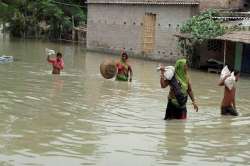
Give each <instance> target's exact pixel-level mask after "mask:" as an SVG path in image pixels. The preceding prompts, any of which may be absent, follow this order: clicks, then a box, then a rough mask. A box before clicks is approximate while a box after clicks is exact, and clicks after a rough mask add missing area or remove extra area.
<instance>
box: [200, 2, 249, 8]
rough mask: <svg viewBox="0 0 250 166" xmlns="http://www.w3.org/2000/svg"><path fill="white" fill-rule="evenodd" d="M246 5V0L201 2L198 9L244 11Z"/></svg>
mask: <svg viewBox="0 0 250 166" xmlns="http://www.w3.org/2000/svg"><path fill="white" fill-rule="evenodd" d="M247 4H249V2H248V0H201V1H200V9H201V10H206V9H208V8H214V9H244V7H245V6H246V5H247Z"/></svg>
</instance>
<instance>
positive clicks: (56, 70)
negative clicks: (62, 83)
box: [47, 52, 64, 74]
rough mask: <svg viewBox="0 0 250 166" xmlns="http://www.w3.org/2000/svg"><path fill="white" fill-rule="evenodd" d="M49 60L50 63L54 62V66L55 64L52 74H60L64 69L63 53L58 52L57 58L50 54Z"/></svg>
mask: <svg viewBox="0 0 250 166" xmlns="http://www.w3.org/2000/svg"><path fill="white" fill-rule="evenodd" d="M47 61H48V62H49V63H50V64H52V66H53V70H52V74H60V72H61V70H63V68H64V62H63V59H62V54H61V53H60V52H58V53H57V54H56V58H55V59H51V58H50V57H49V56H48V57H47Z"/></svg>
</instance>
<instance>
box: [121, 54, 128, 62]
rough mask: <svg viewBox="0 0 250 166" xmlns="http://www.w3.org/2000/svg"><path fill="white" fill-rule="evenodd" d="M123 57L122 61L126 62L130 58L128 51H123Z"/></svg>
mask: <svg viewBox="0 0 250 166" xmlns="http://www.w3.org/2000/svg"><path fill="white" fill-rule="evenodd" d="M121 59H122V61H124V62H125V61H126V60H127V59H128V54H127V53H126V52H123V53H122V57H121Z"/></svg>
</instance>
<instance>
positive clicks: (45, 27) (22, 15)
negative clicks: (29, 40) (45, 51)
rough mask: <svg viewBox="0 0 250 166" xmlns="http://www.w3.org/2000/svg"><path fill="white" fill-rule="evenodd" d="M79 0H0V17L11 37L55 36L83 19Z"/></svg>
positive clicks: (70, 29)
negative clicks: (6, 24) (6, 25)
mask: <svg viewBox="0 0 250 166" xmlns="http://www.w3.org/2000/svg"><path fill="white" fill-rule="evenodd" d="M83 5H84V2H83V1H81V0H11V1H10V0H5V1H4V0H0V10H1V13H0V18H1V19H0V21H1V22H3V23H8V25H9V26H8V30H9V32H10V34H11V35H12V36H14V37H24V38H25V37H38V38H39V37H48V38H49V39H59V38H60V37H61V35H65V34H67V33H70V32H71V31H72V28H73V24H74V25H75V26H79V25H81V24H84V23H86V19H87V18H86V13H87V12H86V8H83V7H82V6H83Z"/></svg>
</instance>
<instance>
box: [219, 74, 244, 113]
mask: <svg viewBox="0 0 250 166" xmlns="http://www.w3.org/2000/svg"><path fill="white" fill-rule="evenodd" d="M234 76H235V81H236V82H237V81H238V80H239V78H240V72H239V71H237V70H235V71H234ZM228 77H229V76H227V77H225V78H224V79H223V80H221V81H220V82H219V86H225V84H224V82H225V80H226V79H227V78H228ZM235 93H236V88H235V86H233V87H232V89H231V90H230V89H229V88H228V87H227V86H225V90H224V97H223V100H222V102H221V114H222V115H233V116H238V115H239V113H238V112H237V110H236V102H235Z"/></svg>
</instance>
